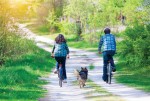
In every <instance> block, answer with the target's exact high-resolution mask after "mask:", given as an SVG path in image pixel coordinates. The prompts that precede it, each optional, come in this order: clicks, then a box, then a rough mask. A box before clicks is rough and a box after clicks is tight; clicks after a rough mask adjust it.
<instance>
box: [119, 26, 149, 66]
mask: <svg viewBox="0 0 150 101" xmlns="http://www.w3.org/2000/svg"><path fill="white" fill-rule="evenodd" d="M149 27H150V25H146V26H143V25H138V24H137V25H135V26H134V27H132V28H131V27H130V28H127V29H126V30H125V32H124V33H123V34H124V40H123V41H122V42H121V43H120V45H119V49H118V50H119V53H120V59H121V60H123V61H124V62H125V64H126V65H130V66H132V67H145V66H148V65H149V64H150V46H149V43H150V40H149V39H150V31H149Z"/></svg>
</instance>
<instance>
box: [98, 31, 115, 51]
mask: <svg viewBox="0 0 150 101" xmlns="http://www.w3.org/2000/svg"><path fill="white" fill-rule="evenodd" d="M102 46H103V51H109V50H112V51H116V40H115V36H114V35H112V34H105V35H103V36H102V37H101V38H100V42H99V47H98V50H99V51H101V48H102Z"/></svg>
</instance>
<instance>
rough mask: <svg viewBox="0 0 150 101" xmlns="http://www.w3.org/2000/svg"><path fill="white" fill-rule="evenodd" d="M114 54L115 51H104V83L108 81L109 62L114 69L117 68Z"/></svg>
mask: <svg viewBox="0 0 150 101" xmlns="http://www.w3.org/2000/svg"><path fill="white" fill-rule="evenodd" d="M114 54H115V51H104V52H103V77H102V78H103V80H104V81H107V79H108V76H107V64H108V61H110V63H111V66H112V67H115V64H114V60H113V56H114Z"/></svg>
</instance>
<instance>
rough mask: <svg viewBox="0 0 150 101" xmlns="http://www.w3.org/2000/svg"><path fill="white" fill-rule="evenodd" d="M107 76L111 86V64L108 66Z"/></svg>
mask: <svg viewBox="0 0 150 101" xmlns="http://www.w3.org/2000/svg"><path fill="white" fill-rule="evenodd" d="M107 67H108V68H107V75H108V84H111V71H112V69H111V64H110V63H109V64H108V66H107Z"/></svg>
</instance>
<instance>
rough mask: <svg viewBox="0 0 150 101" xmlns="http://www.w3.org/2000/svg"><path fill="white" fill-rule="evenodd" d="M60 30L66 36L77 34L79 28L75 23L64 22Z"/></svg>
mask: <svg viewBox="0 0 150 101" xmlns="http://www.w3.org/2000/svg"><path fill="white" fill-rule="evenodd" d="M60 30H61V32H63V33H65V34H77V30H78V27H77V26H76V24H75V23H69V22H66V21H62V22H61V27H60Z"/></svg>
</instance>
